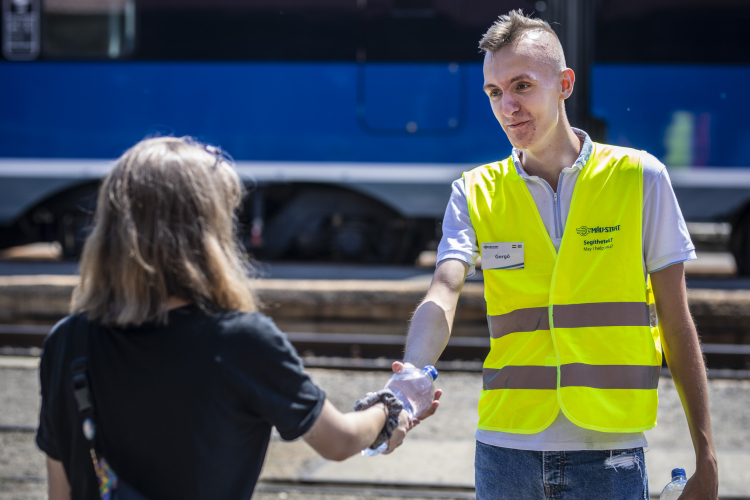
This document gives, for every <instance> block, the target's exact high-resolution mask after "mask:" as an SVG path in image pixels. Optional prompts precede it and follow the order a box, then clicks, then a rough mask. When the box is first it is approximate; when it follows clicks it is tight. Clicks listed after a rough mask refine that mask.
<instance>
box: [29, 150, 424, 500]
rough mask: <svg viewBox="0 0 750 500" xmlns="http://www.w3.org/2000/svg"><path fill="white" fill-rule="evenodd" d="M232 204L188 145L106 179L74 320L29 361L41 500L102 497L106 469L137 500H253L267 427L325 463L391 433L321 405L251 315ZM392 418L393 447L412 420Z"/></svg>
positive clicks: (130, 162)
mask: <svg viewBox="0 0 750 500" xmlns="http://www.w3.org/2000/svg"><path fill="white" fill-rule="evenodd" d="M242 195H243V188H242V183H241V182H240V179H239V177H238V176H237V174H236V172H235V171H234V169H233V168H232V166H231V165H229V164H228V162H227V161H226V160H225V159H224V158H223V157H222V156H221V154H220V153H219V152H218V151H216V150H214V149H212V148H210V147H204V146H203V145H201V144H199V143H196V142H193V141H191V140H189V139H185V138H182V139H181V138H173V137H162V138H155V139H148V140H144V141H142V142H140V143H138V144H136V145H135V146H133V147H132V148H131V149H130V150H128V151H127V152H126V153H125V154H124V155H123V156H122V157H121V158H120V159H119V160H118V162H117V164H116V166H115V167H114V170H113V171H112V172H111V173H110V174H109V176H108V177H107V178H106V180H105V181H104V183H103V185H102V187H101V189H100V191H99V199H98V205H97V211H96V215H95V222H94V228H93V232H92V234H91V236H90V237H89V239H88V241H87V242H86V245H85V248H84V251H83V256H82V260H81V281H80V284H79V286H78V287H77V288H76V290H75V292H74V295H73V303H72V313H73V315H71V316H69V317H67V318H65V319H64V320H62V321H61V322H60V323H58V324H57V325H56V326H55V328H54V329H53V332H52V334H51V335H50V336H49V337H48V339H47V341H46V342H45V346H44V353H43V355H42V361H41V365H40V378H41V388H42V407H41V415H40V425H39V430H38V433H37V444H38V446H39V447H40V448H41V449H42V451H44V452H45V453H46V454H47V467H48V474H49V496H50V498H53V499H62V498H65V499H69V498H71V496H72V498H76V499H92V500H93V499H96V498H99V497H100V495H101V497H102V498H105V497H106V496H107V494H108V491H109V489H111V487H112V484H113V481H114V480H115V479H114V478H115V474H116V476H118V477H119V483H120V486H121V488H124V487H127V486H129V487H132V488H134V489H135V490H137V491H138V492H139V493H140V494H142V495H144V496H145V497H148V498H180V499H190V498H195V499H199V498H212V499H215V498H222V499H224V498H227V499H229V498H250V496H251V495H252V492H253V488H254V487H255V483H256V482H257V479H258V475H259V473H260V469H261V465H262V463H263V459H264V456H265V453H266V449H267V447H268V442H269V438H270V434H271V428H272V427H273V426H275V427H276V429H277V430H278V432H279V433H280V435H281V437H282V438H283V439H287V440H290V439H296V438H298V437H300V436H302V437H303V438H304V439H305V440H306V441H307V442H308V443H309V444H310V446H312V447H313V448H314V449H315V450H316V451H318V452H319V453H320V454H321V455H322V456H323V457H325V458H328V459H333V460H343V459H345V458H347V457H349V456H351V455H353V454H355V453H357V452H358V451H359V450H361V449H363V448H365V447H367V446H368V445H370V444H371V443H373V442H374V441H375V440H376V438H377V437H378V435H379V434H381V431H384V432H386V431H387V427H388V426H386V427H385V430H384V426H385V424H386V421H387V419H388V417H389V408H386V406H384V405H383V404H382V403H379V404H377V405H375V406H372V407H370V408H369V409H367V410H364V411H361V412H356V413H347V414H342V413H340V412H339V411H338V410H336V408H334V407H333V405H331V404H330V403H329V402H328V401H326V399H325V394H324V393H323V391H322V390H320V389H319V388H318V387H316V386H315V384H313V383H312V381H311V380H310V378H309V377H308V376H307V375H306V374H305V373H304V371H303V369H302V365H301V364H300V361H299V359H298V358H297V356H296V353H295V351H294V348H293V347H292V346H291V345H290V344H289V342H288V341H287V340H286V338H285V337H284V335H283V334H282V333H281V332H279V330H278V329H277V328H276V326H275V325H274V324H273V322H272V321H271V320H270V319H268V318H266V317H265V316H263V315H261V314H258V313H257V312H255V311H256V303H255V300H254V298H253V295H252V293H251V291H250V285H251V283H250V280H249V278H248V277H247V269H248V268H247V261H246V259H245V256H244V253H243V251H242V249H241V248H240V246H239V244H238V243H237V239H236V234H235V230H236V224H235V222H236V220H235V215H234V214H235V211H236V209H237V208H238V207H239V205H240V202H241V199H242ZM82 360H83V361H82ZM87 398H88V399H87ZM89 399H90V400H91V402H92V406H91V407H88V406H87V404H88V403H87V402H88V401H89ZM434 405H435V406H436V405H437V403H434ZM433 411H434V408H433ZM390 417H391V424H392V425H391V428H392V427H393V426H396V425H397V428H396V429H395V430H394V431H393V434H392V436H391V437H390V441H389V450H392V449H393V448H395V447H396V446H398V445H399V444H400V442H401V440H403V438H404V436H405V434H406V432H407V431H408V430H409V429H410V428H411V427H412V426H413V425H414V423H413V422H412V421H411V420H410V419H409V417H408V415H407V414H406V412H400V413H399V412H398V410H396V412H395V413H394V411H393V407H391V408H390ZM394 418H395V423H394V422H393V420H394ZM95 468H96V473H95ZM97 476H98V477H97Z"/></svg>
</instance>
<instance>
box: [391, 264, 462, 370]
mask: <svg viewBox="0 0 750 500" xmlns="http://www.w3.org/2000/svg"><path fill="white" fill-rule="evenodd" d="M468 270H469V265H468V264H466V263H465V262H461V261H459V260H452V259H451V260H446V261H443V262H441V263H440V264H439V265H438V267H437V269H436V270H435V276H434V277H433V279H432V284H431V285H430V290H429V291H428V292H427V296H425V298H424V300H423V301H422V302H421V303H420V304H419V307H417V310H416V311H415V312H414V316H413V317H412V321H411V326H410V328H409V336H408V337H407V339H406V352H405V353H404V361H406V362H408V363H411V364H413V365H414V366H418V367H420V368H421V367H423V366H425V365H432V364H435V363H436V362H437V360H438V358H439V357H440V354H441V353H442V352H443V349H445V346H446V344H447V343H448V339H449V338H450V335H451V329H452V327H453V318H454V317H455V315H456V305H457V304H458V296H459V295H460V294H461V288H462V287H463V283H464V280H465V279H466V274H467V272H468Z"/></svg>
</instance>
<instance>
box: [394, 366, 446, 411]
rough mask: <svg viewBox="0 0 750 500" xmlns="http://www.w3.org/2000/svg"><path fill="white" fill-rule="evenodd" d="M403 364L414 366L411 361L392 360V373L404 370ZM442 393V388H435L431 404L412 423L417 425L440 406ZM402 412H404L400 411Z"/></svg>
mask: <svg viewBox="0 0 750 500" xmlns="http://www.w3.org/2000/svg"><path fill="white" fill-rule="evenodd" d="M405 366H410V367H412V368H415V366H414V365H413V364H411V363H402V362H401V361H394V362H393V367H392V368H393V373H401V372H402V371H403V370H404V367H405ZM442 395H443V390H442V389H435V399H434V400H433V401H432V404H431V405H430V407H429V408H427V409H426V410H425V411H424V412H422V414H421V415H419V416H418V417H417V418H415V419H414V425H417V424H418V423H419V422H420V421H422V420H424V419H426V418H427V417H430V416H432V415H433V414H434V413H435V412H436V411H437V409H438V406H440V401H438V400H439V399H440V396H442ZM401 413H402V414H403V413H404V412H401Z"/></svg>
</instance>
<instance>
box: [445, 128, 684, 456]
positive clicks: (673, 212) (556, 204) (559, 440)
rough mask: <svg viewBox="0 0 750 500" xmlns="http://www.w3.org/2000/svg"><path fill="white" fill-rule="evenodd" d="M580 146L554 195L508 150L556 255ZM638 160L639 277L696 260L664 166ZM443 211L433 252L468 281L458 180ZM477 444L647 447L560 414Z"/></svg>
mask: <svg viewBox="0 0 750 500" xmlns="http://www.w3.org/2000/svg"><path fill="white" fill-rule="evenodd" d="M573 131H574V132H575V133H576V135H578V137H579V139H581V141H582V142H583V147H582V148H581V154H580V155H579V156H578V159H577V160H576V162H575V163H574V164H573V165H572V166H571V167H568V168H564V169H563V170H562V172H561V173H560V178H559V180H558V184H557V192H555V191H554V190H553V189H552V188H551V187H550V185H549V184H548V183H547V181H545V180H543V179H541V178H539V177H537V176H530V175H529V174H527V173H526V171H525V170H524V169H523V166H522V165H521V162H520V160H519V153H520V152H519V151H518V150H516V149H515V148H514V149H513V153H512V155H513V162H514V164H515V167H516V170H517V172H518V175H520V176H521V178H523V179H524V181H526V186H527V187H528V189H529V192H530V193H531V196H532V198H533V199H534V202H535V203H536V206H537V208H538V210H539V215H540V216H541V217H542V221H543V222H544V227H545V228H546V229H547V232H548V233H549V236H550V238H551V240H552V243H553V244H554V245H555V249H557V250H559V248H560V242H561V241H562V236H563V231H564V229H565V223H566V221H567V219H568V213H569V212H570V200H571V199H572V197H573V189H574V187H575V183H576V180H577V179H578V174H579V173H580V171H581V168H582V167H583V166H584V165H585V164H586V162H587V161H588V159H589V156H590V155H591V152H592V150H593V143H592V142H591V139H590V138H589V136H588V134H586V132H583V131H582V130H578V129H573ZM642 154H643V156H642V159H643V275H644V280H645V277H646V275H647V274H648V273H653V272H655V271H658V270H660V269H663V268H665V267H667V266H670V265H672V264H677V263H678V262H684V261H687V260H692V259H695V258H696V256H695V247H694V246H693V242H692V241H691V240H690V234H689V233H688V230H687V226H686V224H685V220H684V219H683V217H682V212H681V211H680V207H679V205H678V204H677V198H676V197H675V195H674V191H673V190H672V184H671V183H670V181H669V176H668V174H667V169H666V167H665V166H664V165H663V164H662V163H661V162H660V161H659V160H657V159H656V158H655V157H653V156H652V155H650V154H648V153H646V152H644V153H642ZM452 188H453V190H452V193H451V198H450V201H449V202H448V208H447V209H446V211H445V217H444V219H443V238H442V240H441V241H440V246H439V247H438V259H437V260H438V263H440V262H441V261H443V260H446V259H457V260H461V261H463V262H466V263H467V264H469V265H470V266H471V269H470V270H469V276H471V275H472V274H474V265H475V263H476V260H477V257H479V247H478V244H477V236H476V232H475V231H474V227H473V226H472V224H471V218H470V216H469V206H468V203H467V201H466V191H465V189H464V182H463V179H458V180H456V181H454V182H453V186H452ZM474 437H475V438H476V439H477V441H480V442H482V443H485V444H488V445H492V446H501V447H504V448H514V449H519V450H535V451H573V450H611V449H623V448H639V447H645V446H647V444H648V443H647V442H646V438H645V436H644V435H643V433H642V432H636V433H609V432H598V431H592V430H589V429H584V428H582V427H578V426H577V425H575V424H573V423H572V422H570V420H568V419H567V418H566V417H565V415H564V414H563V413H562V412H560V413H559V414H558V416H557V418H556V419H555V421H554V422H553V423H552V425H550V426H549V427H548V428H546V429H545V430H543V431H542V432H539V433H537V434H514V433H505V432H495V431H486V430H481V429H477V431H476V434H475V436H474Z"/></svg>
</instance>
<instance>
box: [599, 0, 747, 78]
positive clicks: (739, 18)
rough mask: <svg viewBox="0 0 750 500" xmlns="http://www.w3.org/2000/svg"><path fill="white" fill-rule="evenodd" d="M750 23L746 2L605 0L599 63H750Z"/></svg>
mask: <svg viewBox="0 0 750 500" xmlns="http://www.w3.org/2000/svg"><path fill="white" fill-rule="evenodd" d="M748 25H750V4H749V3H748V2H747V0H684V1H674V0H628V1H619V0H618V1H614V0H604V1H603V2H602V4H601V6H600V8H599V9H598V11H597V24H596V60H597V61H599V62H624V63H625V62H638V63H707V64H724V63H729V64H738V63H739V64H747V63H750V51H748V50H747V47H748V45H750V32H749V31H748V29H747V26H748ZM676 47H679V50H675V48H676Z"/></svg>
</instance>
